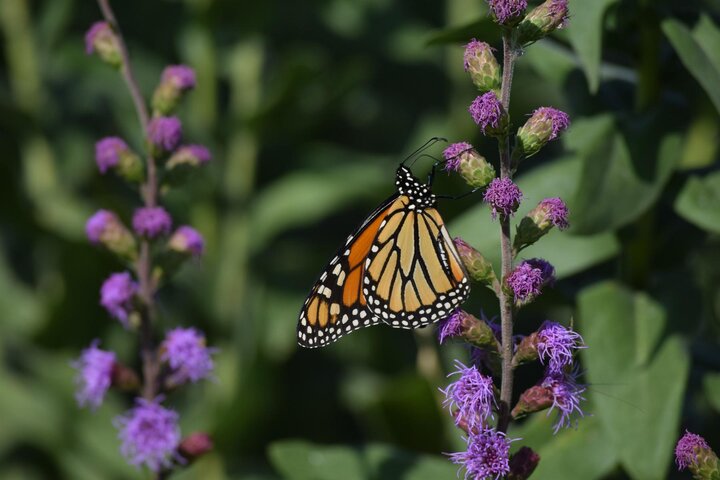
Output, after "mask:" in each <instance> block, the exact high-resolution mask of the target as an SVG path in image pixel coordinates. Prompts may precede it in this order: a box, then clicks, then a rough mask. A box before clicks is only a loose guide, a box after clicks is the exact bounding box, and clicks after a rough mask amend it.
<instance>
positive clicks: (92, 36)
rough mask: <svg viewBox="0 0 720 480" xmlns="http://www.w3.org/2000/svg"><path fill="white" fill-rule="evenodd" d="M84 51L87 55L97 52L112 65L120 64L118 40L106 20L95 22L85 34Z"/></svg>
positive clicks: (118, 65) (117, 65)
mask: <svg viewBox="0 0 720 480" xmlns="http://www.w3.org/2000/svg"><path fill="white" fill-rule="evenodd" d="M85 52H86V53H87V54H88V55H91V54H92V53H97V54H98V56H99V57H100V58H101V59H102V60H103V61H104V62H106V63H109V64H110V65H112V66H113V67H116V68H117V67H120V66H121V65H122V56H121V55H120V42H119V40H118V37H117V35H116V34H115V32H114V31H113V29H112V27H111V26H110V24H109V23H108V22H95V23H93V24H92V26H91V27H90V29H89V30H88V31H87V33H86V34H85Z"/></svg>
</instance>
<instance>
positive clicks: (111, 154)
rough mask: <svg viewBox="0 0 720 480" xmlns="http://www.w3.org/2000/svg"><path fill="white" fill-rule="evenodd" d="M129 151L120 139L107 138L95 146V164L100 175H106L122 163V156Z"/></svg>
mask: <svg viewBox="0 0 720 480" xmlns="http://www.w3.org/2000/svg"><path fill="white" fill-rule="evenodd" d="M127 150H129V148H128V146H127V143H125V141H124V140H123V139H122V138H119V137H105V138H103V139H101V140H100V141H98V142H97V143H96V144H95V163H97V166H98V169H100V173H105V172H107V171H108V170H110V169H111V168H113V167H115V166H116V165H117V164H118V163H120V154H121V153H122V152H124V151H127Z"/></svg>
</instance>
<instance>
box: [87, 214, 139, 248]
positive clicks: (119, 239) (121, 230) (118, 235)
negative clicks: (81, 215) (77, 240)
mask: <svg viewBox="0 0 720 480" xmlns="http://www.w3.org/2000/svg"><path fill="white" fill-rule="evenodd" d="M85 233H86V234H87V237H88V240H90V243H92V244H94V245H97V244H100V245H103V246H104V247H105V248H107V249H108V250H110V251H111V252H113V253H115V254H117V255H119V256H121V257H124V258H126V259H130V260H134V259H135V258H136V257H137V246H136V244H135V237H133V235H132V233H130V231H129V230H128V229H127V228H125V225H123V224H122V222H121V221H120V219H119V218H118V217H117V215H115V214H114V213H113V212H111V211H109V210H98V211H97V212H96V213H95V214H94V215H93V216H92V217H90V218H89V219H88V221H87V223H86V224H85Z"/></svg>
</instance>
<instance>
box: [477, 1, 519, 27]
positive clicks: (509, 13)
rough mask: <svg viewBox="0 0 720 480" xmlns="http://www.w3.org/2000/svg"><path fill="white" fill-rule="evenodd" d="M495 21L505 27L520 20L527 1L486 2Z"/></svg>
mask: <svg viewBox="0 0 720 480" xmlns="http://www.w3.org/2000/svg"><path fill="white" fill-rule="evenodd" d="M487 2H488V5H489V6H490V11H491V12H492V16H493V18H494V19H495V21H496V22H497V23H499V24H501V25H505V26H506V27H510V26H513V25H515V24H516V23H517V22H519V21H520V19H522V17H523V15H524V14H525V10H526V9H527V0H487Z"/></svg>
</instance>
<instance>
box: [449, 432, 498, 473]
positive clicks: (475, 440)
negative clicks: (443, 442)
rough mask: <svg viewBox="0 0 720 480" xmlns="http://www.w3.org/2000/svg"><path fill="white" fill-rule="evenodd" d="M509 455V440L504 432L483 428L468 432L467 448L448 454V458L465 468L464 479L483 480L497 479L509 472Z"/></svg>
mask: <svg viewBox="0 0 720 480" xmlns="http://www.w3.org/2000/svg"><path fill="white" fill-rule="evenodd" d="M509 456H510V441H509V440H508V439H507V437H506V436H505V434H504V433H502V432H498V431H496V430H493V429H484V430H481V431H479V432H478V433H475V434H473V433H470V434H468V438H467V450H466V451H464V452H457V453H452V454H450V459H451V460H452V462H453V463H455V464H456V465H461V466H462V467H463V468H465V478H466V479H468V478H471V479H474V480H483V479H488V478H494V479H498V478H500V477H504V476H505V475H506V474H507V473H509V472H510V465H509ZM458 475H459V472H458Z"/></svg>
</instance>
